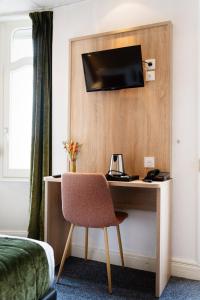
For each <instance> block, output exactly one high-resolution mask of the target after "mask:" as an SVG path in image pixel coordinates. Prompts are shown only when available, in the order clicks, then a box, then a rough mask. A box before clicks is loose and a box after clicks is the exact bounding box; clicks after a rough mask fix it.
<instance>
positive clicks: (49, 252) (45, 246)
mask: <svg viewBox="0 0 200 300" xmlns="http://www.w3.org/2000/svg"><path fill="white" fill-rule="evenodd" d="M1 237H8V238H16V239H23V240H30V241H32V242H35V243H37V244H39V245H40V246H41V247H42V248H43V249H44V251H45V253H46V256H47V260H48V264H49V286H51V285H52V284H53V280H54V274H55V260H54V252H53V248H52V247H51V246H50V245H49V244H47V243H45V242H41V241H38V240H33V239H29V238H25V237H19V236H12V235H4V234H0V238H1Z"/></svg>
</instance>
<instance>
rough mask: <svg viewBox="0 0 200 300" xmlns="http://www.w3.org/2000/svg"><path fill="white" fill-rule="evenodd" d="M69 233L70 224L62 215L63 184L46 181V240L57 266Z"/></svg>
mask: <svg viewBox="0 0 200 300" xmlns="http://www.w3.org/2000/svg"><path fill="white" fill-rule="evenodd" d="M68 231H69V224H67V222H66V221H65V219H64V217H63V214H62V202H61V184H60V182H50V181H49V182H48V181H46V182H45V214H44V240H45V242H47V243H49V244H50V245H51V246H52V248H53V250H54V256H55V264H56V265H57V264H59V263H60V262H61V258H62V255H63V251H64V247H65V243H66V240H67V236H68Z"/></svg>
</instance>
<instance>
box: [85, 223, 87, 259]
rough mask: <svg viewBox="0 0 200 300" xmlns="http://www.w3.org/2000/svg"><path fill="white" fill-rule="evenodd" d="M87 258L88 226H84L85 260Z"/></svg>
mask: <svg viewBox="0 0 200 300" xmlns="http://www.w3.org/2000/svg"><path fill="white" fill-rule="evenodd" d="M87 258H88V227H85V260H87Z"/></svg>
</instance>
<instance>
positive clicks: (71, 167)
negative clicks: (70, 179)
mask: <svg viewBox="0 0 200 300" xmlns="http://www.w3.org/2000/svg"><path fill="white" fill-rule="evenodd" d="M69 171H70V172H76V160H70V162H69Z"/></svg>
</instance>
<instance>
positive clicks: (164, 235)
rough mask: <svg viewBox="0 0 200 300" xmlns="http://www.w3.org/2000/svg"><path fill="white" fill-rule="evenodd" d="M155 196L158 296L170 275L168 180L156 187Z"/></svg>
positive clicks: (169, 195) (169, 192)
mask: <svg viewBox="0 0 200 300" xmlns="http://www.w3.org/2000/svg"><path fill="white" fill-rule="evenodd" d="M156 198H157V199H156V213H157V217H156V219H157V247H156V297H160V296H161V294H162V292H163V290H164V288H165V286H166V284H167V282H168V280H169V277H170V275H171V270H170V259H171V229H170V227H171V226H170V225H171V219H170V210H171V203H170V202H171V188H170V183H169V182H166V184H165V185H163V186H162V187H161V188H160V189H157V197H156Z"/></svg>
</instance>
